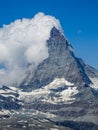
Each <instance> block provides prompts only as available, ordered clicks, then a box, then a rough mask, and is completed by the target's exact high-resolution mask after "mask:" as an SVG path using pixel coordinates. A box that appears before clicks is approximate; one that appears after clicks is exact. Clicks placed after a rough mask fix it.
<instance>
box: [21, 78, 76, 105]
mask: <svg viewBox="0 0 98 130" xmlns="http://www.w3.org/2000/svg"><path fill="white" fill-rule="evenodd" d="M73 85H74V84H73V83H70V82H68V81H67V80H65V79H64V78H56V79H54V80H53V81H52V82H51V83H50V84H48V85H46V86H43V87H42V88H40V89H35V90H32V92H22V91H19V95H20V96H19V99H21V100H24V101H25V102H33V101H35V100H37V101H43V102H47V103H52V104H55V103H62V102H63V103H71V102H73V101H74V100H75V98H74V97H73V96H74V95H76V94H77V93H78V90H77V87H74V86H73Z"/></svg>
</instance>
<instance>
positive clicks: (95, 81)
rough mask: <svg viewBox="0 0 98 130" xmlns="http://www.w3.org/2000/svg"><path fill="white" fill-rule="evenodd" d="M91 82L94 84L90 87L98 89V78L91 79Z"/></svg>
mask: <svg viewBox="0 0 98 130" xmlns="http://www.w3.org/2000/svg"><path fill="white" fill-rule="evenodd" d="M90 80H91V81H92V83H93V84H91V85H90V86H91V87H92V88H94V89H98V78H91V77H90Z"/></svg>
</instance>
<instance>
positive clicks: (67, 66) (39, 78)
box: [20, 27, 91, 91]
mask: <svg viewBox="0 0 98 130" xmlns="http://www.w3.org/2000/svg"><path fill="white" fill-rule="evenodd" d="M47 46H48V52H49V57H48V58H47V59H45V60H44V61H43V62H42V63H40V64H39V65H38V66H37V68H36V70H35V72H34V73H32V78H31V79H30V81H29V82H28V83H27V80H28V79H29V75H28V76H27V77H26V79H25V80H24V81H23V83H21V85H20V88H22V89H23V90H24V91H31V90H32V89H36V88H40V87H42V86H44V85H47V84H48V83H50V82H51V81H53V80H54V78H61V77H63V78H65V79H66V80H68V81H70V82H72V83H74V85H75V86H78V87H79V88H81V87H84V86H88V85H89V84H90V83H91V81H90V79H89V78H88V76H87V75H86V73H85V70H84V67H83V66H82V65H81V63H80V62H79V60H78V59H77V58H76V57H75V56H74V53H73V51H72V49H73V48H72V46H71V45H70V44H69V42H68V41H67V40H66V38H65V37H64V36H63V34H62V33H61V32H59V31H58V30H57V29H56V28H55V27H53V29H52V30H51V32H50V38H49V40H47Z"/></svg>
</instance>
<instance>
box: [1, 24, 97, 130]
mask: <svg viewBox="0 0 98 130" xmlns="http://www.w3.org/2000/svg"><path fill="white" fill-rule="evenodd" d="M45 31H47V30H45ZM35 33H36V32H35ZM32 35H33V34H32ZM46 46H47V48H48V54H49V55H48V56H47V57H46V58H45V59H44V60H43V61H41V62H40V63H39V64H38V65H37V66H36V67H35V69H34V67H33V66H32V64H28V65H27V69H26V75H25V77H24V78H23V79H22V81H21V82H20V83H19V85H16V86H15V84H14V85H8V86H7V85H5V84H4V85H1V87H0V130H4V129H6V130H23V129H26V130H98V71H97V70H96V69H94V68H93V67H91V66H90V65H88V64H86V63H85V62H84V61H83V60H82V59H81V58H77V57H76V56H75V55H74V51H73V47H72V45H71V44H70V43H69V41H68V40H67V39H66V37H65V36H64V34H63V33H62V32H61V31H60V30H59V29H58V28H57V27H56V26H53V27H52V28H51V30H50V33H49V39H47V41H46ZM17 75H18V74H17Z"/></svg>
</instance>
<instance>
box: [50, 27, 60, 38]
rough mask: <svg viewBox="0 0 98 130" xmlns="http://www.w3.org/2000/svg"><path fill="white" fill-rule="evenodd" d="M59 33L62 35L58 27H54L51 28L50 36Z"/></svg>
mask: <svg viewBox="0 0 98 130" xmlns="http://www.w3.org/2000/svg"><path fill="white" fill-rule="evenodd" d="M58 35H61V32H60V31H59V30H58V29H57V28H56V27H53V28H52V29H51V32H50V36H51V37H55V36H58Z"/></svg>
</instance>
